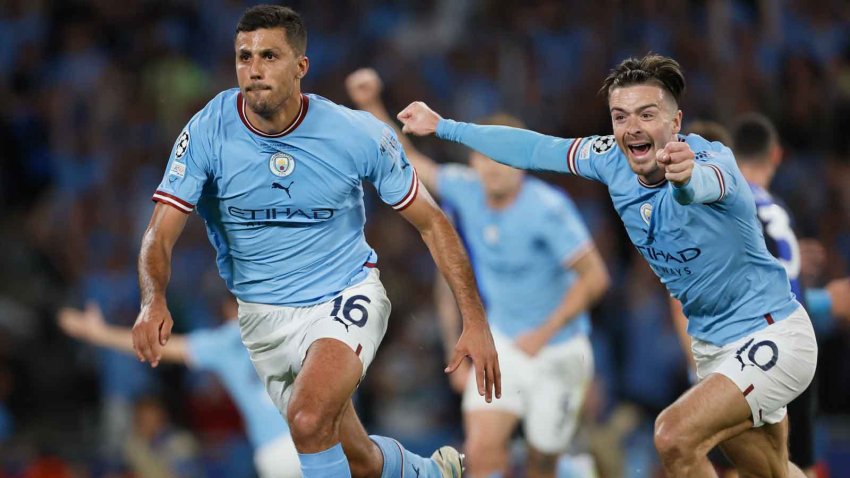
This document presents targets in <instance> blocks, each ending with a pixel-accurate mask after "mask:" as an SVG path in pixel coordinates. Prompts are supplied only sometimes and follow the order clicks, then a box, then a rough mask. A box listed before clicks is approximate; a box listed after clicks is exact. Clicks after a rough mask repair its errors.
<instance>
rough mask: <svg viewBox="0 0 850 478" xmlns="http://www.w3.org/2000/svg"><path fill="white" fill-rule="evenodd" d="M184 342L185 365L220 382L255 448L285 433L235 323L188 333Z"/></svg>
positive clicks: (280, 418)
mask: <svg viewBox="0 0 850 478" xmlns="http://www.w3.org/2000/svg"><path fill="white" fill-rule="evenodd" d="M186 341H187V344H188V348H189V365H190V366H191V367H192V368H196V369H199V370H209V371H211V372H213V373H214V374H215V375H216V376H217V377H218V378H219V379H220V380H221V383H222V384H223V385H224V387H225V388H226V389H227V391H228V393H230V396H231V397H232V398H233V401H234V403H235V404H236V406H237V408H239V412H240V413H241V414H242V419H243V421H244V422H245V427H246V428H247V434H248V439H249V440H250V441H251V444H252V445H254V448H255V449H258V448H260V447H262V446H263V445H265V444H267V443H271V442H272V441H274V440H275V439H277V438H279V437H281V436H282V435H287V434H289V427H287V426H286V422H285V421H284V420H283V417H281V416H280V412H279V411H278V410H277V407H276V406H275V405H274V403H272V400H271V398H269V395H268V393H267V392H266V388H265V386H264V385H263V383H262V382H261V381H260V378H259V377H258V376H257V371H256V370H254V365H253V364H252V363H251V358H250V357H249V356H248V351H247V350H246V349H245V346H244V345H243V344H242V337H241V335H240V333H239V323H238V322H237V321H235V320H232V321H230V322H228V323H226V324H224V325H221V326H219V327H216V328H214V329H204V330H198V331H195V332H192V333H190V334H188V335H187V336H186Z"/></svg>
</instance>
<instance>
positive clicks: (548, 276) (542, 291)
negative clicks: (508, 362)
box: [437, 165, 592, 343]
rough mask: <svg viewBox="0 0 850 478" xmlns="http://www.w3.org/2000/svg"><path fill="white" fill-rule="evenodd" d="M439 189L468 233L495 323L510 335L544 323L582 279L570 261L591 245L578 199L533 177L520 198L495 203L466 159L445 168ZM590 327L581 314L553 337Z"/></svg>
mask: <svg viewBox="0 0 850 478" xmlns="http://www.w3.org/2000/svg"><path fill="white" fill-rule="evenodd" d="M437 193H438V194H439V196H440V199H441V200H442V201H443V202H445V203H446V204H447V205H448V206H449V207H450V208H451V210H453V211H454V212H455V218H456V221H457V226H458V229H460V230H462V231H463V234H464V239H465V240H466V244H467V247H468V249H469V255H470V257H471V262H472V265H473V267H474V269H475V278H476V279H477V280H478V284H479V287H480V289H481V295H482V298H483V300H484V303H485V305H486V307H487V318H488V320H489V321H490V325H491V326H492V327H494V328H495V329H498V330H499V331H500V332H502V333H503V334H505V335H507V336H508V337H511V338H516V337H517V336H519V335H521V334H523V333H525V332H528V331H529V330H531V329H534V328H537V327H539V326H540V325H542V324H543V323H544V322H545V321H546V320H547V319H548V318H549V314H551V313H552V311H553V310H555V308H556V307H557V306H558V305H559V304H560V303H561V301H562V300H563V298H564V295H565V294H566V292H567V290H569V289H570V287H572V284H573V282H575V280H576V277H577V274H576V273H575V272H574V271H572V270H570V269H568V268H567V266H568V265H569V264H570V263H572V262H573V261H574V260H575V259H577V258H579V257H580V256H581V254H582V253H584V252H587V250H588V248H589V247H591V245H592V244H591V242H590V237H589V234H588V232H587V229H586V228H585V226H584V223H583V222H582V219H581V217H580V216H579V214H578V211H577V210H576V208H575V206H574V205H573V203H572V201H571V200H570V199H569V198H568V197H567V196H566V194H564V193H562V192H561V191H559V190H557V189H555V188H553V187H552V186H549V185H548V184H546V183H544V182H543V181H540V180H539V179H536V178H530V177H526V178H525V179H524V180H523V183H522V189H520V192H519V194H518V196H517V197H516V199H515V200H514V201H513V203H511V204H510V205H509V206H507V207H506V208H504V209H500V210H497V209H492V208H490V207H489V206H488V205H487V198H486V195H485V192H484V188H483V186H482V184H481V181H480V179H479V178H478V174H477V173H476V172H475V171H473V170H472V169H470V168H467V167H465V166H461V165H448V166H442V167H440V169H439V172H438V175H437ZM588 333H590V321H589V319H588V316H587V312H582V313H580V314H579V315H577V316H576V317H575V319H574V320H573V321H572V322H570V323H569V324H568V325H567V326H566V327H564V328H562V329H561V330H560V331H559V332H558V333H557V334H556V335H555V336H554V337H553V338H552V340H551V341H550V343H557V342H563V341H565V340H567V339H569V338H571V337H573V336H574V335H576V334H588Z"/></svg>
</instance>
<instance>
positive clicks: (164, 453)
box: [124, 396, 204, 478]
mask: <svg viewBox="0 0 850 478" xmlns="http://www.w3.org/2000/svg"><path fill="white" fill-rule="evenodd" d="M198 450H199V447H198V444H197V442H196V441H195V439H194V438H192V436H191V435H190V434H189V433H188V432H187V431H185V430H181V429H179V428H177V427H175V426H174V425H173V424H172V423H171V421H170V420H169V418H168V413H167V412H166V410H165V407H164V406H163V404H162V402H161V401H160V400H159V399H157V398H155V397H152V396H149V397H143V398H140V399H139V400H137V401H136V403H135V404H134V405H133V429H132V432H131V433H130V437H129V439H128V440H127V442H126V443H125V444H124V456H125V457H126V459H127V463H128V464H129V466H130V468H131V469H132V470H133V473H135V475H136V476H137V477H138V478H178V477H180V478H193V477H201V476H204V475H203V473H202V471H203V469H202V467H201V466H200V462H199V459H198Z"/></svg>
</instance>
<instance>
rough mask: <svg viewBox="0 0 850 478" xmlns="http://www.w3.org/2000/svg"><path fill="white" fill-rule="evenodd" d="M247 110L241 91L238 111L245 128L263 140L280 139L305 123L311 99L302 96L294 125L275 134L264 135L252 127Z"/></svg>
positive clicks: (238, 97) (237, 103) (293, 121)
mask: <svg viewBox="0 0 850 478" xmlns="http://www.w3.org/2000/svg"><path fill="white" fill-rule="evenodd" d="M245 108H246V105H245V98H243V97H242V92H241V91H240V92H239V94H238V95H236V111H238V112H239V119H241V120H242V123H243V124H244V125H245V127H246V128H248V129H249V130H251V132H252V133H254V134H256V135H257V136H262V137H263V138H280V137H281V136H286V135H288V134H289V133H291V132H293V131H295V128H297V127H298V125H300V124H301V122H302V121H304V118H305V117H306V116H307V110H308V109H309V108H310V98H307V96H306V95H301V108H300V109H299V110H298V114H297V115H296V116H295V119H293V120H292V123H290V124H289V126H287V127H286V128H284V129H283V131H281V132H280V133H274V134H268V133H264V132H262V131H260V130H259V129H257V127H255V126H254V125H252V124H251V122H250V121H249V120H248V116H247V115H246V114H245Z"/></svg>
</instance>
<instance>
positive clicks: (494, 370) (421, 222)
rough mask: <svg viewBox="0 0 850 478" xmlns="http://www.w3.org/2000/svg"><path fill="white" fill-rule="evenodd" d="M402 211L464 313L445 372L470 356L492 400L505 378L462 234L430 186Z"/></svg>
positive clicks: (481, 387) (481, 386) (480, 390)
mask: <svg viewBox="0 0 850 478" xmlns="http://www.w3.org/2000/svg"><path fill="white" fill-rule="evenodd" d="M401 214H402V216H404V218H405V219H407V220H408V221H409V222H410V223H411V224H413V225H414V226H415V227H416V229H418V230H419V233H420V234H421V235H422V240H423V241H425V245H427V246H428V249H429V250H430V251H431V255H432V256H433V257H434V262H436V263H437V267H438V268H439V269H440V272H442V274H443V276H444V277H445V278H446V281H448V283H449V286H450V287H451V289H452V292H453V293H454V296H455V300H456V301H457V305H458V308H459V309H460V312H461V315H462V317H463V331H462V332H461V334H460V339H458V341H457V344H456V345H455V347H454V353H453V355H452V359H451V361H450V362H449V364H448V366H447V367H446V370H445V371H446V373H452V372H454V371H455V369H457V368H458V366H459V365H460V363H461V362H462V361H463V359H464V357H467V356H468V357H470V358H471V359H472V363H473V365H474V366H475V378H476V381H477V383H478V393H479V394H481V395H483V396H484V397H485V398H486V400H487V401H488V402H490V401H492V397H493V391H494V390H495V394H496V398H499V397H501V396H502V378H501V372H500V371H499V359H498V355H497V353H496V346H495V344H494V343H493V336H492V335H491V334H490V327H489V325H488V324H487V318H486V317H485V315H484V307H483V306H482V305H481V299H480V298H479V297H478V288H477V286H476V285H475V277H474V276H473V275H472V267H471V266H470V264H469V258H468V257H467V256H466V252H465V251H464V249H463V246H462V245H461V242H460V238H458V236H457V233H456V232H455V230H454V228H453V227H452V225H451V223H450V222H449V220H448V218H447V217H446V216H445V214H443V212H442V211H441V210H440V208H438V207H437V205H436V204H435V203H434V200H433V199H432V198H431V195H430V194H428V191H427V190H420V192H419V194H418V195H417V196H416V198H415V199H414V200H413V202H412V203H411V204H410V206H408V207H407V208H406V209H404V210H403V211H402V212H401Z"/></svg>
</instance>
